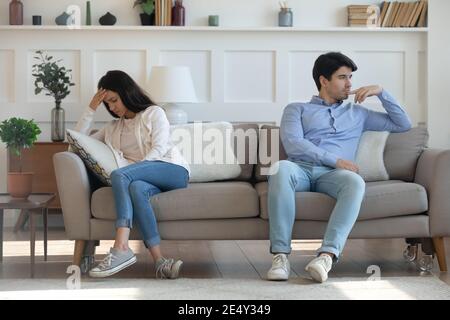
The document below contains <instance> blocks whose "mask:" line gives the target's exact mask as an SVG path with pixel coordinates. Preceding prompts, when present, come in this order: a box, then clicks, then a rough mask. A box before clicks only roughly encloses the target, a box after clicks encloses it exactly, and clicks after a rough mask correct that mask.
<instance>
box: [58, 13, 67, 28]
mask: <svg viewBox="0 0 450 320" xmlns="http://www.w3.org/2000/svg"><path fill="white" fill-rule="evenodd" d="M69 18H70V14H68V13H67V12H63V13H62V14H61V15H59V16H57V17H56V18H55V23H56V24H57V25H58V26H65V25H67V24H68V23H69Z"/></svg>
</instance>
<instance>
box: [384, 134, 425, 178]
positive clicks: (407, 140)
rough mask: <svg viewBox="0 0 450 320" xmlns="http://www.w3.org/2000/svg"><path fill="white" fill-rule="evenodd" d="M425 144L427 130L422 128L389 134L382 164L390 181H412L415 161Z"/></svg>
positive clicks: (414, 172)
mask: <svg viewBox="0 0 450 320" xmlns="http://www.w3.org/2000/svg"><path fill="white" fill-rule="evenodd" d="M427 143H428V130H427V128H426V127H424V126H419V127H415V128H412V129H411V130H409V131H407V132H402V133H391V134H389V137H388V139H387V141H386V148H385V150H384V163H385V166H386V170H387V172H388V174H389V177H390V179H396V180H403V181H408V182H411V181H414V176H415V174H416V166H417V161H418V159H419V157H420V155H421V154H422V151H423V150H424V149H425V148H426V146H427Z"/></svg>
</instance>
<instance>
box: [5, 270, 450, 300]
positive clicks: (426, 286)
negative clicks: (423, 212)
mask: <svg viewBox="0 0 450 320" xmlns="http://www.w3.org/2000/svg"><path fill="white" fill-rule="evenodd" d="M80 286H81V289H78V290H69V289H67V285H66V280H44V279H34V280H32V279H23V280H22V279H18V280H17V279H15V280H0V300H4V299H56V300H58V299H155V300H156V299H171V300H178V299H186V300H191V299H200V300H211V299H214V300H222V299H276V300H278V299H305V300H308V299H314V300H321V299H339V300H343V299H389V300H390V299H395V300H398V299H401V300H403V299H431V300H441V299H446V300H447V299H450V286H448V285H447V284H445V283H444V282H442V281H441V280H439V279H438V278H436V277H434V276H422V277H392V278H389V277H386V278H381V279H380V280H377V281H368V280H366V279H363V278H332V279H329V281H328V282H326V283H324V284H317V283H313V282H312V281H310V280H308V279H304V278H294V279H292V280H289V281H288V282H269V281H264V280H246V279H187V278H181V279H177V280H155V279H118V278H111V279H101V280H93V279H82V281H81V283H80Z"/></svg>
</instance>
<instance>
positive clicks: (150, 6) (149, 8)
mask: <svg viewBox="0 0 450 320" xmlns="http://www.w3.org/2000/svg"><path fill="white" fill-rule="evenodd" d="M136 6H141V8H142V11H144V12H143V13H141V14H140V17H141V24H142V25H143V26H152V25H154V24H155V23H154V22H155V1H154V0H136V1H134V5H133V8H135V7H136Z"/></svg>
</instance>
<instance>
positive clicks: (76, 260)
mask: <svg viewBox="0 0 450 320" xmlns="http://www.w3.org/2000/svg"><path fill="white" fill-rule="evenodd" d="M85 245H86V241H85V240H75V247H74V250H73V264H74V265H76V266H80V264H81V258H82V257H83V252H84V247H85Z"/></svg>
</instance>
